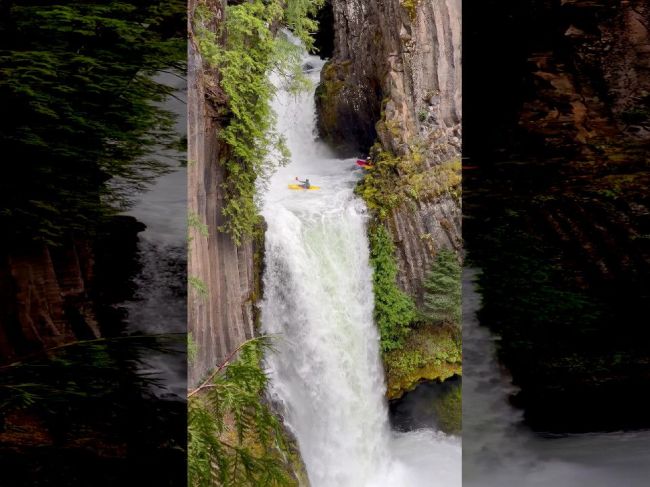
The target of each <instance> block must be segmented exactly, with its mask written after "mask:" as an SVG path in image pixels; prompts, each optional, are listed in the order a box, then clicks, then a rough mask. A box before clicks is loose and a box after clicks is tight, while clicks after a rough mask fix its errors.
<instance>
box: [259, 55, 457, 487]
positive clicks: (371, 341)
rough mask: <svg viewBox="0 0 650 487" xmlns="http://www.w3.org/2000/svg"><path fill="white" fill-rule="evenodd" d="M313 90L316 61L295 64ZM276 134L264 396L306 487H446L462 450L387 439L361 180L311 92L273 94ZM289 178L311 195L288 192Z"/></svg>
mask: <svg viewBox="0 0 650 487" xmlns="http://www.w3.org/2000/svg"><path fill="white" fill-rule="evenodd" d="M304 63H305V70H306V71H307V72H308V75H309V76H310V77H311V79H312V80H313V81H314V83H317V81H318V78H319V73H320V68H321V67H322V65H323V61H322V60H320V59H319V58H318V57H315V56H308V55H305V57H304ZM274 110H275V112H276V114H277V117H278V124H277V129H278V130H279V132H281V133H282V134H283V135H284V136H285V137H286V140H287V144H288V147H289V149H290V150H291V154H292V157H291V162H290V164H289V165H288V166H286V167H283V168H281V169H279V170H278V171H277V172H276V173H275V174H274V175H273V176H272V178H271V180H270V182H269V185H268V188H266V190H265V192H264V201H263V205H262V206H263V216H264V218H265V220H266V224H267V230H266V243H265V265H266V268H265V272H264V294H265V297H264V301H263V303H262V329H263V332H264V333H266V334H272V335H275V336H276V337H277V338H276V339H275V341H274V351H272V352H270V353H269V354H268V356H267V357H266V361H265V366H266V368H267V370H268V372H269V376H270V388H269V389H270V390H269V393H270V395H271V397H272V399H273V400H274V401H275V402H276V404H278V405H279V407H280V408H281V410H282V411H283V416H284V420H285V423H286V424H287V426H288V427H289V429H290V430H291V431H292V433H293V434H294V435H295V437H296V439H297V442H298V446H299V449H300V453H301V455H302V458H303V460H304V462H305V465H306V468H307V473H308V476H309V481H310V484H311V486H312V487H425V486H426V487H434V486H441V487H443V486H444V487H453V486H459V485H460V484H461V443H460V439H459V438H456V437H449V436H446V435H444V434H443V433H440V432H436V431H433V430H420V431H415V432H409V433H396V432H393V431H391V429H390V426H389V422H388V410H387V405H386V400H385V397H384V393H385V383H384V375H383V368H382V364H381V361H380V352H379V336H378V332H377V329H376V326H375V324H374V323H373V306H374V297H373V290H372V271H371V268H370V264H369V248H368V238H367V228H366V227H367V215H366V208H365V205H364V203H363V201H362V200H360V199H359V198H357V197H356V196H355V195H354V186H355V184H356V183H357V181H358V180H359V178H360V177H361V172H362V170H361V169H360V168H358V167H357V166H356V165H355V160H354V159H338V158H336V157H335V156H334V155H333V154H332V153H331V152H330V150H329V149H328V148H327V147H326V146H325V144H323V143H322V142H320V141H319V140H318V138H317V136H316V135H315V104H314V92H313V91H311V92H309V93H303V94H301V95H298V96H294V95H290V94H289V93H287V92H286V91H284V90H282V89H280V90H279V93H278V95H277V96H276V99H275V101H274ZM295 177H300V178H301V179H305V178H309V179H310V182H311V184H312V185H316V186H320V188H321V189H320V190H313V191H304V190H297V191H296V190H290V189H288V185H289V184H292V183H295Z"/></svg>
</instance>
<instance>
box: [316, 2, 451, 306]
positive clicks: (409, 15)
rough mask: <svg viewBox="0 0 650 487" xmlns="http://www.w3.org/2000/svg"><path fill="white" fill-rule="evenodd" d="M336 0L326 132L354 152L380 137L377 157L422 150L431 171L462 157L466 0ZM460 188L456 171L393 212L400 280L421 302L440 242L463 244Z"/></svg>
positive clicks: (322, 103) (322, 124) (322, 111)
mask: <svg viewBox="0 0 650 487" xmlns="http://www.w3.org/2000/svg"><path fill="white" fill-rule="evenodd" d="M331 3H332V9H333V17H334V30H335V42H334V53H333V56H332V58H331V60H330V61H329V62H328V63H327V64H326V66H325V67H324V69H323V72H322V75H321V85H320V86H319V88H318V90H317V94H316V97H317V107H318V110H319V129H320V132H321V134H322V135H323V137H324V138H325V139H326V140H328V141H329V142H331V143H332V144H333V145H334V146H336V147H338V148H339V149H340V150H341V151H343V152H346V153H348V154H351V155H360V154H363V153H367V152H368V151H369V149H370V147H371V146H372V145H373V144H375V142H378V145H377V146H375V147H374V148H373V150H372V153H373V154H374V155H377V154H378V153H379V152H386V153H390V154H393V155H395V156H396V157H398V158H400V159H401V160H403V161H409V160H412V159H414V158H415V157H414V156H413V154H414V153H418V154H419V159H421V162H419V163H418V164H419V169H418V170H419V171H420V172H422V173H429V172H431V174H433V172H432V171H435V168H436V167H437V166H440V165H441V164H444V163H449V162H450V161H453V160H459V159H460V139H461V132H460V122H461V48H460V44H461V18H460V17H461V15H460V1H459V0H444V1H437V0H436V1H433V0H426V1H405V2H400V1H398V0H389V1H377V0H353V1H342V0H332V2H331ZM452 171H456V170H452ZM397 172H398V177H399V178H403V179H405V178H406V174H405V173H404V172H401V171H400V169H399V168H398V169H397ZM434 178H435V176H434ZM452 179H453V178H452ZM381 185H382V184H381V183H379V186H381ZM434 185H435V184H429V185H428V186H429V187H431V186H434ZM379 189H380V190H381V189H382V188H379ZM383 189H386V188H383ZM459 194H460V189H459V178H456V183H454V184H452V185H450V187H448V188H443V189H442V190H438V191H435V192H434V191H430V192H428V191H426V190H425V191H422V192H421V193H419V194H417V195H416V196H413V197H409V198H407V199H406V200H405V201H403V202H402V203H401V204H399V205H398V206H397V207H395V208H392V209H391V211H390V214H389V215H388V216H387V218H386V219H385V223H386V224H387V225H388V227H389V228H390V229H391V231H392V233H393V236H394V239H395V241H396V243H397V248H398V263H399V266H400V274H399V282H400V285H401V287H402V288H403V289H404V290H406V291H407V292H409V294H411V295H412V296H414V297H415V298H416V299H417V300H419V299H421V293H422V290H421V287H422V281H423V279H424V276H425V274H426V272H427V271H428V269H429V268H430V266H431V264H432V261H433V256H434V255H435V252H436V249H438V248H440V247H447V248H454V249H456V250H459V249H460V245H461V243H460V201H459Z"/></svg>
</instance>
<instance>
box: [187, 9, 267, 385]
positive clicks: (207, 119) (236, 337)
mask: <svg viewBox="0 0 650 487" xmlns="http://www.w3.org/2000/svg"><path fill="white" fill-rule="evenodd" d="M197 4H198V2H196V1H191V2H190V10H189V12H190V16H189V18H190V19H192V18H193V12H194V10H195V9H196V6H197ZM207 6H208V7H209V8H210V9H211V10H212V11H213V12H214V16H213V19H214V20H213V22H214V23H213V25H212V26H211V28H212V29H216V25H217V22H219V21H220V19H222V18H223V10H224V7H225V2H221V1H209V2H207ZM191 28H192V27H191V25H190V32H192V31H191ZM192 38H193V36H192V35H191V39H192ZM188 56H189V57H188V65H189V73H188V90H189V92H188V106H189V134H188V136H189V139H188V148H189V155H188V160H189V161H190V163H189V165H188V166H189V167H188V196H189V203H188V205H189V214H190V215H191V216H192V217H193V218H195V219H196V220H198V221H199V222H201V224H202V225H206V227H205V231H203V230H199V229H198V227H197V226H193V225H191V224H190V237H191V241H190V243H189V261H188V276H189V279H190V285H189V287H190V295H189V301H188V314H189V316H188V331H189V332H190V333H191V335H192V339H193V341H194V342H195V343H196V344H198V345H197V348H196V352H197V353H196V357H195V359H194V360H193V362H192V363H191V364H190V367H189V372H188V373H189V378H188V386H189V387H192V386H193V385H196V384H197V382H198V381H199V380H200V379H201V378H202V377H204V376H205V374H206V373H207V372H208V371H209V370H211V369H213V368H214V367H215V366H216V365H218V364H220V363H222V362H223V361H224V360H225V359H226V358H227V357H228V356H229V354H230V353H231V352H232V351H233V350H235V349H236V348H237V347H238V346H239V345H240V344H241V343H242V342H243V341H244V340H246V339H248V338H251V337H252V336H253V335H254V321H255V317H254V307H253V301H254V298H255V292H254V291H255V285H254V284H255V282H256V281H257V280H258V278H256V275H255V265H254V261H255V259H254V248H253V242H251V241H245V242H243V243H242V244H241V245H240V246H236V245H235V244H234V242H233V241H232V239H231V238H230V236H229V235H227V234H225V233H223V232H220V231H219V230H218V228H219V227H220V226H222V225H223V224H224V223H225V222H224V217H223V214H222V210H223V207H224V200H223V191H222V190H221V185H222V184H223V181H224V177H225V170H224V168H223V167H222V165H221V163H220V161H222V160H223V159H224V158H225V157H227V155H228V154H227V153H226V150H227V149H226V147H225V146H224V145H223V144H221V143H220V142H219V141H218V139H217V133H218V131H219V129H220V127H221V123H222V121H220V120H219V119H218V118H217V115H216V114H217V110H216V108H217V107H218V106H220V105H221V104H223V103H224V102H225V100H224V97H223V93H222V92H221V91H220V88H219V86H218V72H217V71H216V70H214V69H211V68H209V67H208V66H206V65H205V64H204V62H203V60H202V59H201V55H200V53H199V52H198V50H197V46H196V44H195V42H190V45H189V54H188Z"/></svg>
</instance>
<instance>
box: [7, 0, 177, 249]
mask: <svg viewBox="0 0 650 487" xmlns="http://www.w3.org/2000/svg"><path fill="white" fill-rule="evenodd" d="M0 8H1V9H2V11H1V12H0V44H1V45H2V47H3V50H2V51H0V106H2V107H3V116H2V117H1V119H0V144H1V145H2V148H3V152H4V153H5V157H6V161H7V162H6V163H5V165H4V167H3V171H4V174H3V177H2V180H1V182H0V208H2V210H0V224H1V225H2V228H3V230H4V231H7V230H8V234H9V235H10V236H12V238H13V240H14V241H15V242H14V243H19V242H22V241H26V240H30V241H31V240H37V241H43V242H46V243H49V244H58V243H60V242H61V240H62V238H64V236H65V235H67V234H69V233H70V232H71V231H80V232H88V231H91V230H92V229H93V228H94V226H95V224H96V222H97V220H98V219H100V218H101V217H102V216H103V215H105V214H107V213H111V212H113V211H115V210H121V209H123V208H124V207H125V205H127V204H128V201H129V195H130V194H131V192H132V191H133V190H134V189H139V188H141V186H142V185H143V184H144V183H146V182H147V181H149V180H150V179H151V178H152V177H154V176H156V175H158V174H159V173H160V172H161V171H164V170H165V169H166V167H165V165H164V164H162V163H161V162H159V161H157V160H155V159H153V158H151V157H150V154H151V151H152V148H154V147H171V146H172V145H175V144H177V142H178V140H177V136H176V135H175V134H174V133H173V118H172V115H171V114H170V113H168V112H167V111H165V110H163V109H162V108H161V107H160V105H159V102H162V101H163V100H165V99H166V98H167V96H168V95H169V94H170V92H171V88H170V87H168V86H166V85H163V84H161V83H159V82H157V81H155V80H154V77H153V76H154V74H155V73H157V72H159V71H161V70H174V69H178V70H179V72H180V70H183V69H184V68H183V62H184V59H185V57H186V56H185V39H184V35H183V34H182V32H183V30H184V16H185V2H182V1H180V0H138V1H135V0H132V1H116V2H94V1H90V0H84V1H78V2H60V1H47V0H45V1H42V2H38V3H35V2H30V1H27V0H15V1H10V2H3V4H2V7H0Z"/></svg>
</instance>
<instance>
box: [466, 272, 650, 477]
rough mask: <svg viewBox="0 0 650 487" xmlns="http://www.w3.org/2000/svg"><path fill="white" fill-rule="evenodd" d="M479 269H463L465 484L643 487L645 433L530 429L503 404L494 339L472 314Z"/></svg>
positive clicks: (506, 384) (648, 452) (648, 438)
mask: <svg viewBox="0 0 650 487" xmlns="http://www.w3.org/2000/svg"><path fill="white" fill-rule="evenodd" d="M477 273H478V271H477V270H474V269H466V270H465V272H464V274H463V371H464V374H463V446H464V448H463V485H464V486H476V487H510V486H513V487H514V486H516V487H549V486H553V487H583V486H589V487H612V486H616V485H620V486H625V487H641V486H647V485H648V479H649V478H650V463H649V462H648V459H650V432H649V431H637V432H618V433H593V434H580V435H561V436H559V435H555V436H550V435H540V434H535V433H533V432H532V431H530V430H529V429H527V428H526V427H525V425H524V424H523V423H522V413H521V411H519V410H517V409H515V408H513V407H512V406H510V404H509V403H508V397H509V396H510V395H511V394H513V393H514V392H516V388H515V387H514V386H513V385H512V383H511V378H510V376H509V375H508V372H507V371H506V370H504V369H503V368H502V367H501V366H500V365H499V363H498V361H497V358H496V346H497V343H498V338H497V337H494V336H493V335H492V334H491V333H490V331H489V330H488V329H487V328H485V327H481V326H480V324H479V321H478V319H477V317H476V313H477V311H478V310H479V309H480V307H481V297H480V295H479V294H478V292H477V290H476V284H475V280H476V277H477Z"/></svg>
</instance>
